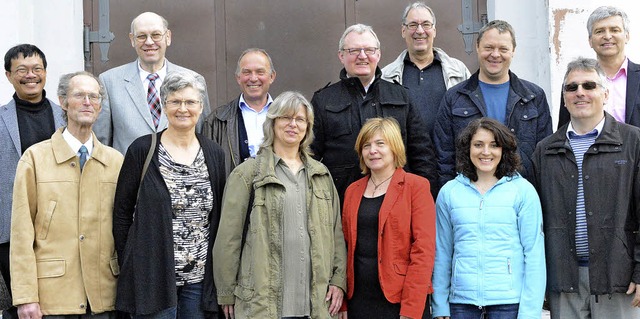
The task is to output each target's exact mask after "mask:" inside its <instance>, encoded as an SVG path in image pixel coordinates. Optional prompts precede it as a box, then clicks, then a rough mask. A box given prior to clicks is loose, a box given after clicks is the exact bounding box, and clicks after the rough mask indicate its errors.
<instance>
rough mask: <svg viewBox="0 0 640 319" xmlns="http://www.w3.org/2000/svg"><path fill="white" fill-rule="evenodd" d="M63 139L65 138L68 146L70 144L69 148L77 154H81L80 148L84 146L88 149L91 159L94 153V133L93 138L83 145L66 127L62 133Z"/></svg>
mask: <svg viewBox="0 0 640 319" xmlns="http://www.w3.org/2000/svg"><path fill="white" fill-rule="evenodd" d="M62 138H64V140H65V141H66V142H67V144H69V147H71V149H72V150H73V151H74V152H75V153H76V154H79V153H80V147H82V145H84V147H86V148H87V153H88V154H87V155H88V157H91V153H92V152H93V132H91V137H90V138H89V140H88V141H87V142H86V143H84V144H82V142H80V141H79V140H78V139H77V138H76V137H75V136H73V134H71V132H69V130H68V129H67V128H66V127H65V128H64V131H62Z"/></svg>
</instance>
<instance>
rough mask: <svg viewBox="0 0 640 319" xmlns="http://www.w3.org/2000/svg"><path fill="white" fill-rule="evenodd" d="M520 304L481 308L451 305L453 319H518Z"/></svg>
mask: <svg viewBox="0 0 640 319" xmlns="http://www.w3.org/2000/svg"><path fill="white" fill-rule="evenodd" d="M519 306H520V305H519V304H517V303H516V304H509V305H494V306H484V307H479V306H475V305H467V304H459V303H452V304H450V305H449V309H450V310H451V319H516V318H518V308H519Z"/></svg>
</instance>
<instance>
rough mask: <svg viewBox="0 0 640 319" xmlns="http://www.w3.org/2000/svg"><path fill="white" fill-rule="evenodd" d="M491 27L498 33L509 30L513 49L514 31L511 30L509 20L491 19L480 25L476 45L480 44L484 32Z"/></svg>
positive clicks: (514, 41)
mask: <svg viewBox="0 0 640 319" xmlns="http://www.w3.org/2000/svg"><path fill="white" fill-rule="evenodd" d="M491 29H496V30H498V33H500V34H502V33H505V32H509V34H510V35H511V44H512V45H513V49H515V48H516V31H514V30H513V27H512V26H511V25H510V24H509V22H507V21H504V20H493V21H491V22H489V23H487V24H486V25H485V26H484V27H482V28H481V29H480V31H478V40H477V42H476V44H477V45H478V46H479V45H480V40H481V39H482V36H483V35H484V33H485V32H487V31H489V30H491Z"/></svg>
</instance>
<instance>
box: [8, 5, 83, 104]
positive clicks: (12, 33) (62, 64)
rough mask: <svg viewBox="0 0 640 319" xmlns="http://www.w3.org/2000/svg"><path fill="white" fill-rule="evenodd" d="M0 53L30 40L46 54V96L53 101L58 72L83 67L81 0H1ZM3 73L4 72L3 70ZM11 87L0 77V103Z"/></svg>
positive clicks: (77, 69) (11, 93) (61, 72)
mask: <svg viewBox="0 0 640 319" xmlns="http://www.w3.org/2000/svg"><path fill="white" fill-rule="evenodd" d="M1 1H2V4H1V5H0V56H1V57H2V61H3V62H2V65H3V67H2V69H3V70H4V55H5V53H6V52H7V50H8V49H10V48H11V47H13V46H15V45H17V44H21V43H30V44H34V45H36V46H37V47H38V48H40V50H42V52H44V54H45V55H46V57H47V63H48V65H47V84H46V86H45V89H46V90H47V97H49V98H51V99H53V100H54V101H57V99H58V98H57V94H56V89H57V87H58V79H59V78H60V75H62V74H65V73H69V72H75V71H80V70H84V58H83V49H82V41H83V40H82V39H83V37H82V28H83V23H82V1H80V0H1ZM3 73H4V72H3ZM14 92H15V90H14V89H13V86H11V84H10V83H9V81H8V80H7V78H6V77H5V76H2V77H0V105H4V104H6V103H7V102H8V101H9V100H11V97H12V96H13V93H14Z"/></svg>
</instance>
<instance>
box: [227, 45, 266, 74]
mask: <svg viewBox="0 0 640 319" xmlns="http://www.w3.org/2000/svg"><path fill="white" fill-rule="evenodd" d="M254 52H255V53H262V54H264V56H266V57H267V60H268V61H269V68H270V70H269V73H270V74H273V72H275V71H276V68H275V67H274V66H273V61H271V56H269V53H267V51H265V50H264V49H260V48H249V49H246V50H244V51H242V53H240V57H239V58H238V64H237V65H236V75H240V72H241V71H242V70H240V61H242V58H244V56H245V55H247V54H249V53H254Z"/></svg>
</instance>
